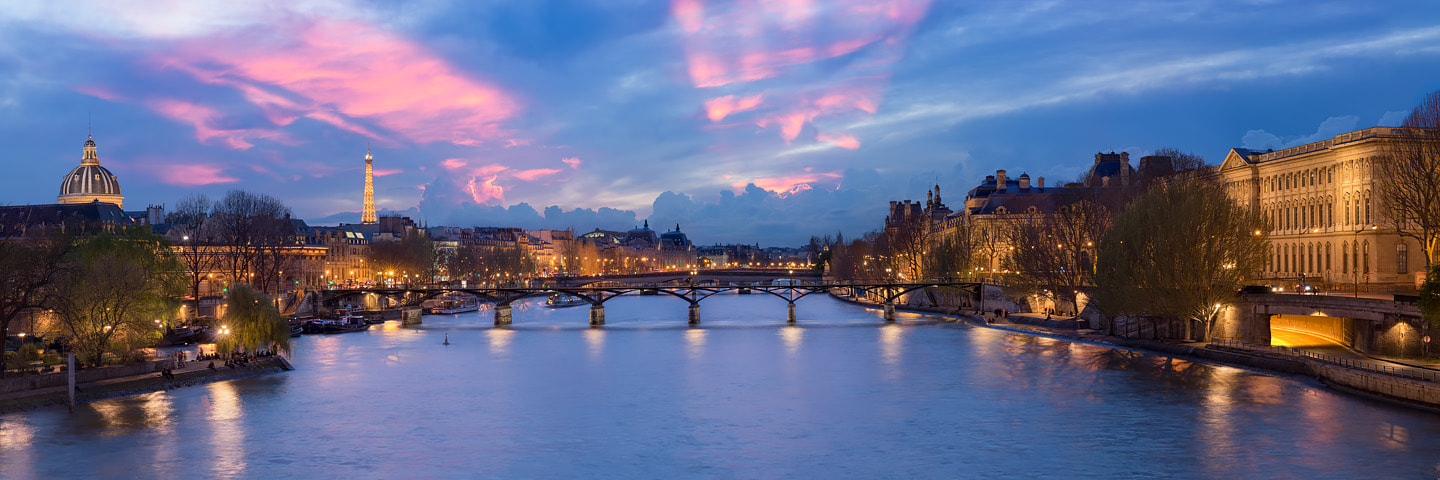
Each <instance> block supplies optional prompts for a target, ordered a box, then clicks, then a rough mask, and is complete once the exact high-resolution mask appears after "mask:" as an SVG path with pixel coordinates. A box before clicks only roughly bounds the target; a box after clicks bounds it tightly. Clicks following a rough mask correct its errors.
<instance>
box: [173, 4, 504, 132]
mask: <svg viewBox="0 0 1440 480" xmlns="http://www.w3.org/2000/svg"><path fill="white" fill-rule="evenodd" d="M260 33H261V34H262V35H261V37H262V38H259V39H257V38H256V37H255V34H256V32H254V31H246V32H245V36H243V37H240V36H235V37H210V38H206V39H203V40H199V41H192V42H188V43H186V44H184V45H183V46H182V47H180V48H179V49H177V50H175V51H174V52H173V53H171V54H170V55H168V56H166V57H163V58H160V59H158V63H160V64H161V65H163V66H168V67H172V68H175V69H177V70H180V71H182V72H186V73H189V74H191V75H193V76H194V77H195V78H196V79H198V80H200V81H202V82H206V83H211V84H217V85H225V86H230V87H233V88H236V89H238V90H240V91H241V93H242V94H243V95H244V96H245V98H246V99H247V100H248V101H249V102H251V103H252V104H255V105H256V106H258V107H259V108H261V109H262V110H264V111H265V112H266V115H267V118H268V119H269V120H270V121H271V122H272V123H275V124H277V125H287V124H289V122H291V121H293V120H294V119H295V118H299V117H306V118H312V119H315V120H319V121H322V122H326V123H329V124H331V125H334V126H336V127H337V128H341V129H344V130H347V131H351V132H354V133H357V134H360V135H365V136H367V137H370V138H374V139H377V140H384V138H385V135H382V134H381V133H379V132H377V131H376V130H374V129H372V128H369V127H367V126H365V125H363V124H370V125H376V126H379V127H381V128H383V129H385V130H386V131H388V132H391V133H393V134H395V135H398V136H399V137H401V138H403V139H405V140H408V141H411V142H415V143H430V142H450V143H454V144H458V145H473V144H477V143H480V142H483V141H489V140H496V139H500V138H502V136H503V134H504V133H505V132H504V131H503V130H502V128H501V126H500V125H501V123H502V122H504V121H506V120H508V119H510V118H512V117H513V116H514V115H516V114H517V113H518V112H519V110H520V104H519V102H518V101H517V100H516V99H515V98H514V97H513V96H512V95H511V94H509V93H508V92H505V91H503V90H501V89H500V88H499V87H496V86H494V85H491V84H489V83H486V82H483V81H481V80H479V79H476V78H472V77H471V76H470V75H467V74H465V73H464V72H461V71H459V69H457V68H456V67H454V66H453V65H452V64H451V63H450V62H448V61H446V60H445V59H443V58H441V57H439V56H438V55H436V54H434V53H433V52H431V51H429V50H428V49H426V48H424V47H422V46H420V45H419V44H416V43H415V42H412V41H410V40H408V39H405V38H402V37H400V36H398V35H395V34H393V33H390V32H388V31H385V30H382V29H380V28H377V27H376V26H374V25H370V24H366V23H360V22H350V21H338V20H323V19H322V20H313V21H296V22H288V23H285V22H281V23H280V24H278V25H277V27H276V28H275V29H274V30H272V31H269V32H260ZM264 33H271V34H273V35H272V36H269V37H265V36H264V35H263V34H264Z"/></svg>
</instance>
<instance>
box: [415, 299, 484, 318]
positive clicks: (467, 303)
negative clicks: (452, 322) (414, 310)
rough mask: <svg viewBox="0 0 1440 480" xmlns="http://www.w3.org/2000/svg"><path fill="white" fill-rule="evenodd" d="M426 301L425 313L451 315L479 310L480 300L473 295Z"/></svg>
mask: <svg viewBox="0 0 1440 480" xmlns="http://www.w3.org/2000/svg"><path fill="white" fill-rule="evenodd" d="M427 303H428V305H427V306H426V307H425V314H427V315H451V314H456V313H465V312H474V311H478V310H480V301H479V300H478V299H476V298H474V297H453V298H441V299H436V300H431V301H429V302H427Z"/></svg>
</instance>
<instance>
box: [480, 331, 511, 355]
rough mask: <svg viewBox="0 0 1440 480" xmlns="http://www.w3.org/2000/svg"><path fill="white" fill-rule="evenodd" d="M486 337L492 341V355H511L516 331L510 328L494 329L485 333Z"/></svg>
mask: <svg viewBox="0 0 1440 480" xmlns="http://www.w3.org/2000/svg"><path fill="white" fill-rule="evenodd" d="M485 336H486V337H488V338H489V339H490V353H491V354H494V355H505V354H507V353H510V342H511V340H513V339H514V337H515V331H514V330H510V329H508V328H492V329H490V330H486V331H485Z"/></svg>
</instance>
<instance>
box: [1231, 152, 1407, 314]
mask: <svg viewBox="0 0 1440 480" xmlns="http://www.w3.org/2000/svg"><path fill="white" fill-rule="evenodd" d="M1395 132H1396V129H1394V128H1391V127H1374V128H1367V129H1364V130H1357V131H1354V132H1349V133H1344V134H1340V135H1336V136H1335V137H1334V138H1330V139H1326V140H1322V141H1319V142H1315V143H1309V144H1305V145H1300V146H1297V147H1292V148H1287V149H1284V150H1280V151H1263V152H1262V151H1255V150H1249V149H1244V148H1235V149H1231V150H1230V152H1229V153H1228V154H1227V155H1226V156H1225V161H1224V162H1223V163H1222V164H1221V165H1220V168H1219V175H1220V178H1221V179H1222V180H1223V181H1224V182H1225V185H1226V187H1227V189H1228V191H1229V192H1230V195H1231V196H1232V198H1234V199H1236V200H1237V201H1239V202H1240V203H1242V204H1245V205H1248V206H1250V207H1251V208H1254V209H1257V210H1258V211H1259V212H1261V213H1262V214H1264V215H1265V218H1267V219H1269V222H1270V225H1271V231H1270V237H1269V239H1270V245H1271V255H1270V259H1269V262H1268V265H1267V266H1266V269H1265V272H1264V276H1265V277H1266V278H1270V279H1277V280H1284V281H1285V283H1294V282H1295V281H1298V279H1299V278H1300V277H1301V276H1302V275H1303V276H1304V278H1305V279H1306V281H1307V282H1314V283H1319V282H1324V283H1328V284H1330V288H1335V289H1344V288H1357V287H1358V288H1359V289H1361V290H1364V289H1366V287H1367V286H1369V285H1375V284H1383V285H1387V286H1399V285H1402V284H1403V285H1411V284H1413V283H1414V282H1416V281H1418V280H1419V279H1420V278H1422V277H1423V275H1424V266H1425V258H1424V252H1423V250H1422V249H1421V246H1420V244H1419V243H1418V242H1417V241H1416V240H1415V239H1414V238H1407V237H1402V236H1401V235H1400V234H1399V233H1398V232H1397V231H1396V230H1395V226H1394V225H1393V224H1392V223H1391V222H1390V221H1389V220H1387V219H1385V218H1383V217H1382V214H1381V212H1380V211H1379V202H1378V200H1375V199H1373V197H1372V193H1371V192H1372V191H1374V189H1375V182H1376V175H1375V161H1376V158H1377V157H1378V156H1380V155H1381V153H1382V152H1381V147H1382V146H1383V145H1384V144H1385V143H1386V142H1387V141H1390V140H1391V139H1393V138H1395V137H1396V135H1395Z"/></svg>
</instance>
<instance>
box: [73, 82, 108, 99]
mask: <svg viewBox="0 0 1440 480" xmlns="http://www.w3.org/2000/svg"><path fill="white" fill-rule="evenodd" d="M73 90H75V91H76V92H78V93H82V94H85V95H89V96H92V97H95V98H98V99H101V100H107V101H111V102H113V101H116V100H119V99H120V95H119V94H116V93H115V92H114V91H113V90H110V89H109V88H106V87H103V86H100V85H79V86H76V87H74V88H73Z"/></svg>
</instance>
